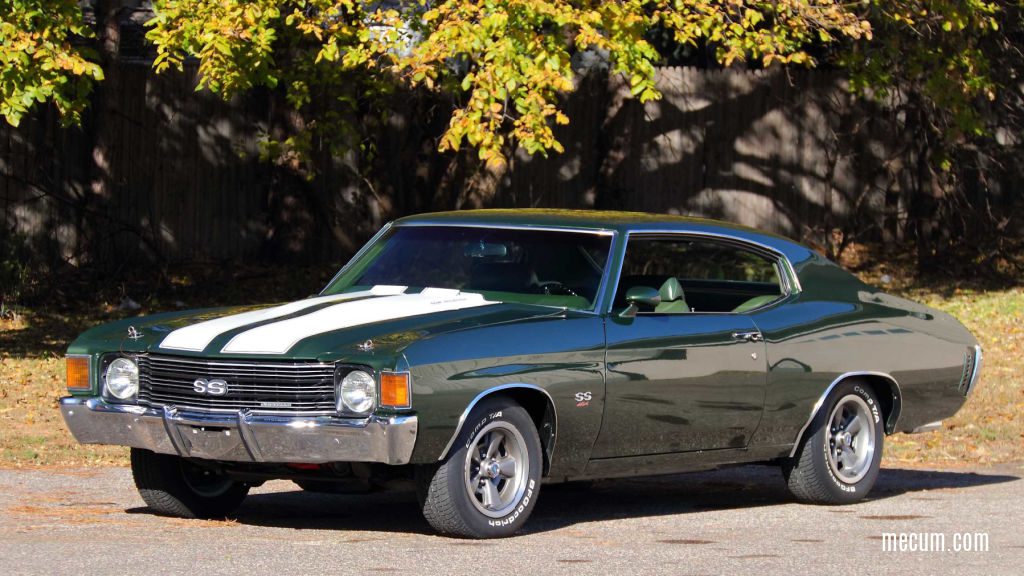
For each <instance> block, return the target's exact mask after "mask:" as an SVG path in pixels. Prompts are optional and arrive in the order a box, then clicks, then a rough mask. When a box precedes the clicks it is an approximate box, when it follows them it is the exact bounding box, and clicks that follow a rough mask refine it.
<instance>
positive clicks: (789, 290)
mask: <svg viewBox="0 0 1024 576" xmlns="http://www.w3.org/2000/svg"><path fill="white" fill-rule="evenodd" d="M633 235H637V236H696V237H698V238H711V239H712V240H725V241H728V242H734V243H737V244H746V245H748V246H751V247H754V248H757V249H758V250H759V251H762V252H768V253H769V254H771V255H772V256H774V257H775V258H776V259H777V261H778V262H781V263H782V265H783V267H784V268H785V274H783V277H782V278H779V280H780V281H781V282H782V290H783V293H782V294H781V295H780V296H779V299H782V298H786V297H788V296H792V295H793V294H799V293H800V292H803V287H802V286H801V285H800V277H799V276H797V275H796V270H795V269H794V268H793V264H792V263H791V262H790V261H789V258H787V257H786V255H785V254H783V253H782V252H780V251H779V250H777V249H775V248H772V247H771V246H768V245H767V244H762V243H760V242H757V241H756V240H747V239H746V238H737V237H736V236H730V235H728V234H719V233H717V232H694V231H686V230H630V231H629V232H626V243H625V245H624V246H623V249H622V258H621V259H620V260H619V267H618V268H619V269H618V270H616V272H615V290H614V291H612V297H611V298H610V299H609V301H608V306H607V307H606V309H605V313H606V314H610V313H611V311H612V305H613V304H615V297H616V296H618V289H619V279H620V278H621V277H622V265H623V264H624V263H625V262H626V250H628V249H629V239H630V237H631V236H633ZM777 301H778V299H776V300H774V301H772V302H770V303H769V304H774V303H775V302H777ZM767 305H768V304H766V305H765V306H767ZM762 308H763V306H762ZM748 312H750V311H749V310H748ZM722 314H734V312H722Z"/></svg>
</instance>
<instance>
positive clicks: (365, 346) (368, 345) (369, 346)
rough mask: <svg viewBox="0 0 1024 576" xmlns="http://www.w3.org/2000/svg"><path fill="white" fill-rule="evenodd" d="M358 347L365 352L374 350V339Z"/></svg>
mask: <svg viewBox="0 0 1024 576" xmlns="http://www.w3.org/2000/svg"><path fill="white" fill-rule="evenodd" d="M356 348H359V349H360V350H362V351H363V352H369V351H370V350H373V340H367V341H366V342H363V343H362V344H360V345H359V346H356Z"/></svg>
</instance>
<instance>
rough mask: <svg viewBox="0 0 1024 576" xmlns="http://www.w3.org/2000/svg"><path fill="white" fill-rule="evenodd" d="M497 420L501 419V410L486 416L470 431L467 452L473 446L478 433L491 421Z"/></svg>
mask: <svg viewBox="0 0 1024 576" xmlns="http://www.w3.org/2000/svg"><path fill="white" fill-rule="evenodd" d="M496 418H501V410H498V411H497V412H491V413H490V414H488V415H487V416H484V417H483V418H481V419H480V421H479V422H477V424H476V426H473V429H472V430H471V431H470V433H469V435H468V436H466V449H467V450H468V449H469V448H470V447H471V446H472V444H473V439H474V438H476V433H477V432H479V431H480V429H481V428H483V427H484V426H486V425H487V423H488V422H490V421H491V420H494V419H496Z"/></svg>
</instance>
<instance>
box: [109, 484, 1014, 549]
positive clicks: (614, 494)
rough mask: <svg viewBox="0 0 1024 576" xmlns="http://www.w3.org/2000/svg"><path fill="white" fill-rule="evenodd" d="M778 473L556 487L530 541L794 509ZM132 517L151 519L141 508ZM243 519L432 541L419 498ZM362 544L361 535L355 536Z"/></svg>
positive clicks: (271, 499) (263, 505) (252, 510)
mask: <svg viewBox="0 0 1024 576" xmlns="http://www.w3.org/2000/svg"><path fill="white" fill-rule="evenodd" d="M1020 479H1021V478H1020V477H1018V476H1013V475H1009V474H978V473H975V472H958V471H949V470H944V471H935V470H915V469H885V468H883V469H882V471H881V473H880V475H879V477H878V481H877V483H876V484H875V487H874V489H873V490H872V492H871V495H870V497H869V498H868V499H869V500H880V499H885V498H892V497H895V496H900V495H904V494H908V493H914V492H924V491H928V490H940V489H941V490H949V489H968V490H969V489H971V488H977V487H982V486H988V485H992V484H1000V483H1004V482H1013V481H1016V480H1020ZM792 503H793V498H792V497H791V496H790V494H789V492H788V491H787V490H786V487H785V484H784V483H783V480H782V475H781V473H780V472H779V470H778V468H775V467H773V466H745V467H737V468H726V469H722V470H716V471H711V472H694V473H689V474H675V475H671V476H653V477H644V478H630V479H619V480H603V481H596V482H586V483H569V484H562V485H548V486H544V488H543V489H542V490H541V497H540V499H539V500H538V502H537V508H536V509H535V510H534V512H533V515H532V516H531V518H530V520H529V522H527V524H526V526H525V529H524V533H525V534H533V533H540V532H547V531H550V530H557V529H560V528H564V527H567V526H572V525H575V524H581V523H586V522H595V521H602V520H613V519H620V518H643V517H655V516H666V515H675V514H687V513H693V512H704V511H709V510H728V509H739V508H757V507H762V506H775V505H780V504H792ZM128 512H129V513H148V512H149V510H148V508H134V509H131V510H128ZM235 519H236V520H237V521H238V522H239V523H241V524H248V525H253V526H265V527H277V528H293V529H300V530H301V529H305V530H337V531H343V530H351V531H353V532H366V531H380V532H396V533H416V534H432V533H433V531H432V530H431V528H430V526H429V525H428V524H427V523H426V521H425V520H424V519H423V517H422V516H421V515H420V512H419V508H418V506H417V503H416V497H415V495H414V494H413V493H411V492H377V493H371V494H353V495H324V494H315V493H309V492H303V491H301V490H298V487H296V491H294V492H273V493H267V494H253V495H251V496H249V498H247V499H246V501H245V503H244V504H243V505H242V507H241V508H239V510H238V512H237V513H236V517H235ZM353 536H354V540H353V541H359V540H363V538H359V537H358V535H356V534H353Z"/></svg>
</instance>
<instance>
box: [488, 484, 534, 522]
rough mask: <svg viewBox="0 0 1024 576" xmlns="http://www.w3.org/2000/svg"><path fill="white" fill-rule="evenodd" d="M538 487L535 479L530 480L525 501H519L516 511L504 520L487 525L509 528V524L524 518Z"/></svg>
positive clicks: (524, 496)
mask: <svg viewBox="0 0 1024 576" xmlns="http://www.w3.org/2000/svg"><path fill="white" fill-rule="evenodd" d="M536 487H537V481H536V480H534V479H533V478H530V483H529V484H527V486H526V492H525V493H524V494H523V499H522V500H520V501H519V505H518V506H516V509H515V510H513V511H512V512H510V513H509V515H508V516H505V517H504V518H497V519H494V520H488V521H487V524H488V525H489V526H495V527H497V526H508V525H509V524H514V523H515V522H516V520H518V519H519V517H520V516H522V514H523V512H524V511H525V510H526V508H527V507H528V506H529V505H530V500H532V499H533V493H534V491H535V490H536Z"/></svg>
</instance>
